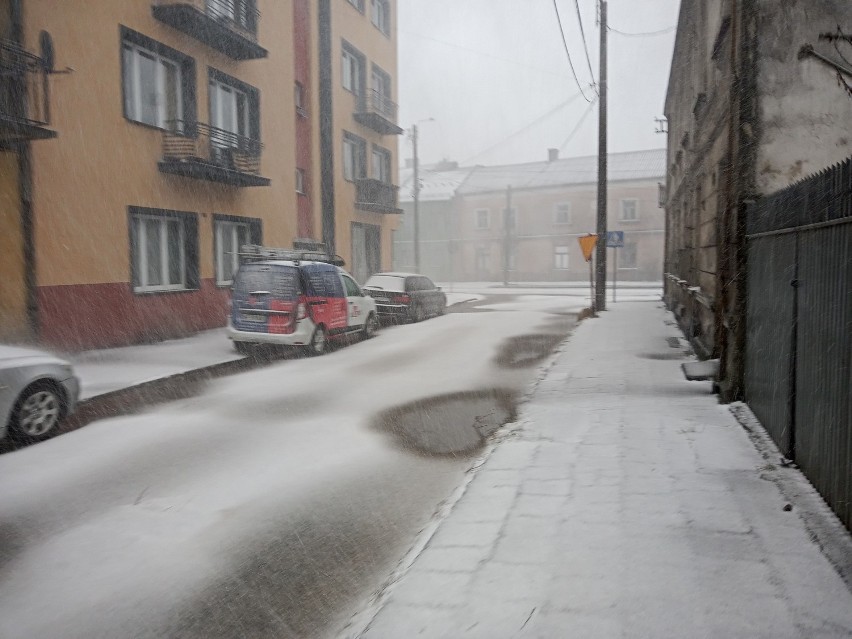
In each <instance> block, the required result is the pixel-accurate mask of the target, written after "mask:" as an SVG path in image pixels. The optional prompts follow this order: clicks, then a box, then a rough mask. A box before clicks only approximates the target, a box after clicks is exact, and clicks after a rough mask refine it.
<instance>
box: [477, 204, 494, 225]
mask: <svg viewBox="0 0 852 639" xmlns="http://www.w3.org/2000/svg"><path fill="white" fill-rule="evenodd" d="M490 226H491V211H489V210H488V209H476V228H478V229H487V228H488V227H490Z"/></svg>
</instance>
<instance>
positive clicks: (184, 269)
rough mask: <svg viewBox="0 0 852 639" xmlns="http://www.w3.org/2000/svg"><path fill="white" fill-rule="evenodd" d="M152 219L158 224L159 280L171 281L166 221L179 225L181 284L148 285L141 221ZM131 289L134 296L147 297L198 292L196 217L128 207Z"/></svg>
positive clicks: (187, 213) (144, 241)
mask: <svg viewBox="0 0 852 639" xmlns="http://www.w3.org/2000/svg"><path fill="white" fill-rule="evenodd" d="M143 220H146V221H150V220H155V221H157V222H158V223H160V224H159V231H158V233H159V234H160V238H159V240H160V278H161V280H163V281H167V280H169V279H170V277H169V275H170V274H169V270H170V265H171V260H170V258H171V256H170V254H169V246H170V245H171V243H170V241H169V237H168V228H169V222H178V223H179V227H178V228H179V233H180V237H179V242H178V250H179V261H180V264H179V266H180V282H178V283H172V282H169V283H167V284H148V283H147V277H148V268H147V267H148V264H147V260H148V251H147V228H146V227H145V225H143V224H140V222H141V221H143ZM128 231H129V242H130V250H129V258H130V286H131V288H132V290H133V292H134V293H136V294H140V295H150V294H157V293H179V292H185V291H193V290H198V289H199V287H200V280H199V277H198V275H199V273H198V216H197V215H196V214H195V213H191V212H187V211H171V210H166V209H151V208H145V207H138V206H130V207H128Z"/></svg>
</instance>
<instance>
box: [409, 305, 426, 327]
mask: <svg viewBox="0 0 852 639" xmlns="http://www.w3.org/2000/svg"><path fill="white" fill-rule="evenodd" d="M425 319H426V312H425V311H424V310H423V306H422V305H420V304H418V305H417V306H415V307H414V308H413V309H411V321H412V322H415V323H416V322H422V321H423V320H425Z"/></svg>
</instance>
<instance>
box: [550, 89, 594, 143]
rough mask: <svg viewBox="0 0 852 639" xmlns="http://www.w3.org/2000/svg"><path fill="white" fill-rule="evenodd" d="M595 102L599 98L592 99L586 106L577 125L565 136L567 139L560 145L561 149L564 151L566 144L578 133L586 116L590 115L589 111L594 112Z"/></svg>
mask: <svg viewBox="0 0 852 639" xmlns="http://www.w3.org/2000/svg"><path fill="white" fill-rule="evenodd" d="M595 102H597V98H596V99H594V100H592V101H591V102H589V106H588V108H586V112H585V113H583V115H581V116H580V119H579V121H578V122H577V125H576V126H575V127H574V129H573V130H572V131H571V133H569V134H568V137H567V138H565V141H564V142H563V143H562V144H561V145H560V147H559V150H560V151H562V150H563V149H564V148H565V147H566V146H568V143H569V142H570V141H571V140H573V139H574V136H575V135H577V132H578V131H579V130H580V127H581V126H583V122H585V121H586V118H587V117H589V113H591V112H592V107H593V106H595Z"/></svg>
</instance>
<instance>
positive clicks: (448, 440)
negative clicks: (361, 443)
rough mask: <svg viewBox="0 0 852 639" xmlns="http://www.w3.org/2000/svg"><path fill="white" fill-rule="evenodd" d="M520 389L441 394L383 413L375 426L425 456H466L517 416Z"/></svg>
mask: <svg viewBox="0 0 852 639" xmlns="http://www.w3.org/2000/svg"><path fill="white" fill-rule="evenodd" d="M517 395H518V394H517V392H515V391H513V390H509V389H505V388H494V389H489V390H483V391H466V392H461V393H452V394H449V395H438V396H436V397H430V398H428V399H421V400H417V401H415V402H411V403H409V404H404V405H402V406H397V407H394V408H391V409H389V410H386V411H384V412H382V413H380V414H379V415H378V416H377V417H376V419H375V421H374V427H375V428H377V429H379V430H381V431H384V432H387V433H390V434H392V435H393V436H394V437H395V438H396V439H397V442H398V444H399V445H400V446H402V448H404V449H405V450H408V451H414V452H419V453H422V454H425V455H465V454H472V453H474V452H476V451H477V450H479V449H480V448H481V447H482V446H483V444H484V443H485V440H486V439H487V438H488V436H489V435H491V434H492V433H494V431H496V430H497V429H498V428H500V427H501V426H502V425H504V424H507V423H509V422H513V421H515V419H516V417H517Z"/></svg>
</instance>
